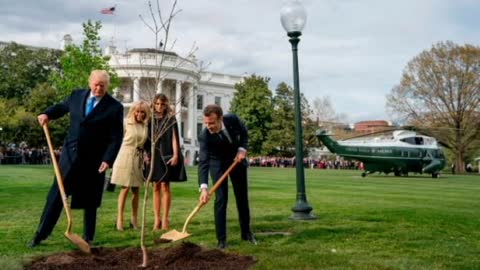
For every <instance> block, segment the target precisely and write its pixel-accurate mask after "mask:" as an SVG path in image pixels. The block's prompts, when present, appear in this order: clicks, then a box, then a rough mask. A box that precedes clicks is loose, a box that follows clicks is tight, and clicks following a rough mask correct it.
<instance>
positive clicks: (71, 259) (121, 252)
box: [25, 242, 255, 270]
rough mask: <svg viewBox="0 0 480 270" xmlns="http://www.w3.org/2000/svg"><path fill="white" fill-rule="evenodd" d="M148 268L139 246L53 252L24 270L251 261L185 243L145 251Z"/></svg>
mask: <svg viewBox="0 0 480 270" xmlns="http://www.w3.org/2000/svg"><path fill="white" fill-rule="evenodd" d="M148 253H149V254H148V255H149V262H148V267H146V268H141V267H139V266H140V265H141V264H142V251H141V250H140V248H125V249H119V248H118V249H110V248H97V249H94V250H92V254H85V253H83V252H81V251H71V252H66V253H58V254H53V255H50V256H47V257H41V258H37V259H35V260H33V261H32V262H31V263H30V264H29V265H26V266H25V269H26V270H57V269H58V270H60V269H61V270H63V269H69V270H85V269H94V270H114V269H115V270H118V269H122V270H123V269H125V270H130V269H132V270H133V269H135V270H138V269H158V270H163V269H184V270H190V269H191V270H193V269H195V270H215V269H218V270H220V269H221V270H240V269H242V270H243V269H248V268H250V267H251V266H253V265H254V264H255V259H254V258H253V257H251V256H241V255H236V254H229V253H224V252H222V251H221V250H218V249H206V248H202V247H200V246H197V245H195V244H192V243H189V242H183V243H182V244H180V245H178V246H174V247H169V248H164V249H159V248H150V249H149V251H148Z"/></svg>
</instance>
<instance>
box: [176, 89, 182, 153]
mask: <svg viewBox="0 0 480 270" xmlns="http://www.w3.org/2000/svg"><path fill="white" fill-rule="evenodd" d="M181 99H182V81H178V80H177V83H176V88H175V116H176V118H177V123H178V133H179V134H180V144H183V137H182V125H181V123H182V102H181Z"/></svg>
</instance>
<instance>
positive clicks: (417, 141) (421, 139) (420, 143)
mask: <svg viewBox="0 0 480 270" xmlns="http://www.w3.org/2000/svg"><path fill="white" fill-rule="evenodd" d="M415 144H416V145H423V138H422V137H415Z"/></svg>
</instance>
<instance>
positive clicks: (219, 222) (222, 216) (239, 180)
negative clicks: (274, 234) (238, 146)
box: [210, 162, 251, 241]
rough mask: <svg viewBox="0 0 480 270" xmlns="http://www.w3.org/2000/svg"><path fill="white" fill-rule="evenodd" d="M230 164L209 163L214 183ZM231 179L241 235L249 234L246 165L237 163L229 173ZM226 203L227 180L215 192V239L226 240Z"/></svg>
mask: <svg viewBox="0 0 480 270" xmlns="http://www.w3.org/2000/svg"><path fill="white" fill-rule="evenodd" d="M228 166H230V164H221V163H220V162H211V163H210V175H211V177H212V178H213V182H214V184H215V183H216V182H217V180H218V179H219V178H220V177H221V176H222V175H223V173H224V172H225V171H226V170H227V169H228ZM230 179H231V181H232V186H233V193H234V195H235V200H236V202H237V210H238V219H239V222H240V229H241V233H242V235H246V234H249V233H250V232H251V231H250V207H249V205H248V204H249V203H248V180H247V167H246V166H245V165H244V164H238V165H237V166H236V167H235V169H233V170H232V172H231V173H230ZM227 204H228V181H225V182H223V184H222V185H221V186H220V187H219V188H218V189H217V191H216V192H215V204H214V215H215V230H216V233H217V240H219V241H225V240H227Z"/></svg>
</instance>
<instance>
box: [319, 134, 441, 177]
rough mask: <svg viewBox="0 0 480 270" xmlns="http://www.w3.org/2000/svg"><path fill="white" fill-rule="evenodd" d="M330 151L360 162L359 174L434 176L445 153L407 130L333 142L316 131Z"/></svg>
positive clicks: (430, 141)
mask: <svg viewBox="0 0 480 270" xmlns="http://www.w3.org/2000/svg"><path fill="white" fill-rule="evenodd" d="M316 136H317V138H318V139H319V141H321V142H322V143H323V144H324V145H325V146H326V147H327V148H328V150H330V152H332V153H335V154H337V155H339V156H342V157H343V158H345V159H349V160H357V161H361V162H363V165H364V172H362V177H365V176H367V175H368V174H372V173H375V172H383V173H385V174H387V175H388V174H389V173H391V172H393V174H394V175H395V176H408V173H409V172H414V173H420V174H422V173H428V174H431V175H432V178H438V175H439V173H440V171H441V170H442V169H443V168H444V167H445V163H446V162H445V156H444V154H443V151H442V150H441V148H440V147H439V143H437V140H436V139H435V138H434V137H429V136H425V135H420V134H417V133H416V132H414V131H410V130H395V131H393V132H392V134H391V135H389V136H385V135H383V136H378V137H369V138H366V137H363V138H354V139H349V140H341V141H336V140H334V139H332V138H331V137H330V135H328V134H327V131H326V130H319V131H318V132H317V134H316Z"/></svg>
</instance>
